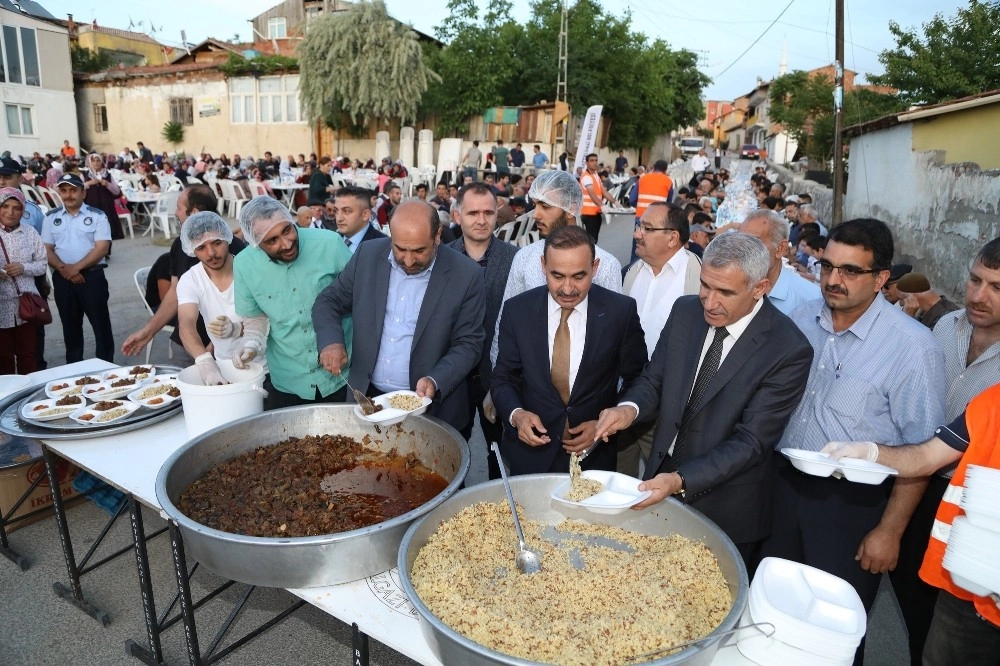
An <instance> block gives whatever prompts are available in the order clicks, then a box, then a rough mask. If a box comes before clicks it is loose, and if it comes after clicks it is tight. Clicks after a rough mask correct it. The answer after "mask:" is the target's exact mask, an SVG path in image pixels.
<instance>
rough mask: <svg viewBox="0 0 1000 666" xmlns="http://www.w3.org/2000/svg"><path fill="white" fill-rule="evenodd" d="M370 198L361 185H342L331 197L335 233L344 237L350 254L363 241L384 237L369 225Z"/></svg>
mask: <svg viewBox="0 0 1000 666" xmlns="http://www.w3.org/2000/svg"><path fill="white" fill-rule="evenodd" d="M370 200H371V191H370V190H366V189H364V188H361V187H342V188H340V189H339V190H337V196H336V197H334V199H333V217H334V219H335V220H336V222H337V233H339V234H340V235H341V236H343V237H344V242H345V243H346V244H347V249H348V250H350V251H351V254H354V253H355V252H356V251H357V249H358V246H359V245H360V244H361V243H363V242H365V241H370V240H377V239H379V238H385V234H383V233H382V232H381V231H379V230H378V229H376V228H375V227H373V226H372V225H371V218H372V209H371V206H369V201H370Z"/></svg>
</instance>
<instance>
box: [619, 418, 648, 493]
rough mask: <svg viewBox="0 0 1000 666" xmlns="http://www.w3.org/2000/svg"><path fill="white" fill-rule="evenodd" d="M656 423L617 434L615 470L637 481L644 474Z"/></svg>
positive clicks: (640, 425) (645, 424)
mask: <svg viewBox="0 0 1000 666" xmlns="http://www.w3.org/2000/svg"><path fill="white" fill-rule="evenodd" d="M654 430H656V421H653V422H652V423H640V424H637V425H633V426H632V427H631V428H628V429H627V430H624V431H622V432H620V433H618V463H617V465H616V469H617V470H618V472H619V473H621V474H628V475H629V476H634V477H636V478H637V479H638V478H642V477H641V476H639V475H640V474H641V473H643V472H644V470H645V467H646V461H647V460H649V452H650V451H651V450H652V448H653V431H654Z"/></svg>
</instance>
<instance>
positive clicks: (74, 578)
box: [42, 447, 111, 627]
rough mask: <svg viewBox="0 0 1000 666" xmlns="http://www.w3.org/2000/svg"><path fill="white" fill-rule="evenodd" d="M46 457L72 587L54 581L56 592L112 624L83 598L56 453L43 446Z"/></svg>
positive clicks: (104, 621) (101, 612)
mask: <svg viewBox="0 0 1000 666" xmlns="http://www.w3.org/2000/svg"><path fill="white" fill-rule="evenodd" d="M42 456H43V457H44V459H45V470H46V472H47V473H48V475H49V486H50V487H51V488H52V510H53V512H54V513H55V517H56V527H57V528H58V529H59V541H60V543H61V544H62V549H63V555H64V556H65V558H66V572H67V573H68V574H69V584H70V587H69V588H67V587H66V586H65V585H63V584H62V583H53V584H52V589H53V590H54V591H55V593H56V594H57V595H58V596H60V597H62V598H63V599H65V600H66V601H68V602H70V603H71V604H73V605H74V606H76V607H77V608H79V609H80V610H82V611H83V612H84V613H86V614H87V615H89V616H90V617H92V618H94V619H95V620H97V621H98V622H100V623H101V624H102V625H104V626H105V627H106V626H108V625H109V624H111V618H110V617H109V616H108V614H107V613H106V612H104V611H102V610H100V609H98V608H96V607H95V606H93V605H91V604H90V603H89V602H88V601H87V600H86V599H84V598H83V588H82V587H80V570H79V568H78V567H77V564H76V557H75V556H74V555H73V542H72V540H71V539H70V536H69V524H68V523H67V521H66V506H65V505H64V504H63V500H62V490H61V489H60V488H59V474H58V473H57V471H56V461H55V455H53V453H52V452H51V451H50V450H49V448H48V447H42Z"/></svg>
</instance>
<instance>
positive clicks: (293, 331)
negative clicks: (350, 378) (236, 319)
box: [233, 197, 353, 410]
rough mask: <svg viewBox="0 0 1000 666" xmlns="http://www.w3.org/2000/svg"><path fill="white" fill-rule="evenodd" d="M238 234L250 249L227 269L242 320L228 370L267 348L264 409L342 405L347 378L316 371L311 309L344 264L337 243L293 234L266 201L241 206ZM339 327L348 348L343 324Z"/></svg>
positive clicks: (303, 232)
mask: <svg viewBox="0 0 1000 666" xmlns="http://www.w3.org/2000/svg"><path fill="white" fill-rule="evenodd" d="M240 227H242V229H243V237H244V239H246V241H247V242H248V243H250V245H251V246H252V247H250V248H247V249H246V250H245V251H244V252H241V253H240V256H237V257H236V260H235V261H234V262H233V271H234V275H235V277H234V285H235V287H234V288H235V300H236V312H237V314H238V315H239V316H240V317H243V318H244V322H243V340H244V342H243V345H242V346H241V347H240V348H239V349H238V350H237V351H236V352H235V353H234V356H233V364H234V365H236V366H237V367H245V366H246V364H247V363H248V362H249V361H251V360H253V358H254V357H255V356H256V355H257V354H258V353H260V351H261V350H262V349H264V348H265V345H264V343H265V342H266V343H267V345H266V349H267V364H268V367H269V369H270V374H269V375H268V379H267V380H266V381H265V383H264V388H265V389H266V390H267V392H268V397H267V399H266V400H265V401H264V409H265V410H271V409H280V408H281V407H292V406H295V405H305V404H310V403H314V402H343V401H344V397H345V395H346V392H347V390H346V386H347V374H346V372H345V374H342V375H333V374H330V373H329V372H327V371H326V370H324V369H323V367H322V366H321V365H320V364H319V352H318V351H317V349H316V332H315V330H314V329H313V323H312V307H313V302H314V301H315V300H316V296H317V295H318V294H319V292H321V291H323V288H324V287H326V286H327V285H328V284H330V283H331V282H333V281H334V280H335V279H336V277H337V276H338V275H339V274H340V271H342V270H343V268H344V266H346V265H347V262H348V261H349V260H350V258H351V252H350V250H348V249H347V245H345V244H344V239H343V238H341V236H340V235H339V234H336V233H332V232H330V231H327V230H325V229H299V228H298V227H296V226H295V222H294V221H293V220H292V218H291V216H290V215H289V213H288V209H287V208H286V207H285V206H284V205H283V204H282V203H281V202H279V201H277V200H275V199H272V198H271V197H257V198H255V199H251V200H250V201H248V202H247V203H246V205H245V206H243V210H242V211H241V213H240ZM343 326H344V333H345V336H347V338H346V339H347V345H348V348H350V347H351V343H352V338H353V335H352V334H353V330H352V322H351V319H350V317H344V318H343Z"/></svg>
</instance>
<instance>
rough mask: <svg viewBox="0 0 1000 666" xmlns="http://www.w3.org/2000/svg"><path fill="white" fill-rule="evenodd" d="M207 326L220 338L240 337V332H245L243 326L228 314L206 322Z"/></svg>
mask: <svg viewBox="0 0 1000 666" xmlns="http://www.w3.org/2000/svg"><path fill="white" fill-rule="evenodd" d="M205 328H207V329H208V332H209V333H211V334H212V335H213V336H215V337H217V338H219V339H225V338H238V337H240V333H242V332H243V326H242V325H240V324H237V323H236V322H235V321H233V320H232V319H230V318H229V317H227V316H226V315H220V316H218V317H216V318H215V319H214V320H212V321H210V322H208V323H207V324H205Z"/></svg>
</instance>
